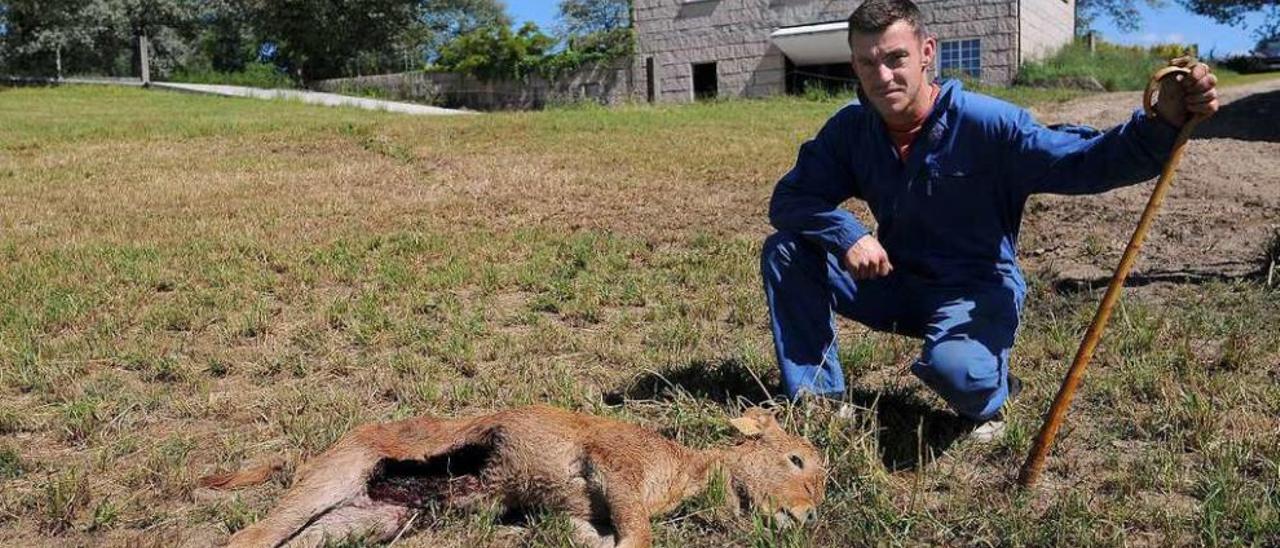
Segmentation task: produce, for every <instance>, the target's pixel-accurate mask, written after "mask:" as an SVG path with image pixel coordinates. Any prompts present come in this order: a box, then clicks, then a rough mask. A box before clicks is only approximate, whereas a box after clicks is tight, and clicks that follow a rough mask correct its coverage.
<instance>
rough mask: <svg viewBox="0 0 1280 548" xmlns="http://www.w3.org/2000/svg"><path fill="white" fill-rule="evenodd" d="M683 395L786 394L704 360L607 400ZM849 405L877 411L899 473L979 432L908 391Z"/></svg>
mask: <svg viewBox="0 0 1280 548" xmlns="http://www.w3.org/2000/svg"><path fill="white" fill-rule="evenodd" d="M762 382H763V383H765V384H764V385H763V386H762ZM765 388H768V390H769V392H768V393H766V392H765ZM681 393H684V394H688V395H689V396H692V397H694V398H697V399H701V400H707V401H711V402H715V403H717V404H719V405H732V404H742V405H759V404H761V403H764V402H767V401H770V400H771V399H773V398H770V394H774V395H775V396H776V398H779V399H780V398H782V397H784V396H781V395H780V394H781V393H782V390H781V388H779V387H777V386H774V385H773V384H772V383H771V382H767V381H763V380H758V379H757V377H756V375H754V374H753V373H752V371H751V370H750V369H748V368H747V367H746V366H745V365H743V364H742V363H741V362H740V361H738V360H736V359H725V360H718V361H714V362H707V361H702V360H699V361H694V362H690V363H688V364H683V365H676V366H672V367H669V368H667V369H665V370H663V371H659V372H652V371H651V372H646V373H644V374H642V375H641V376H639V377H637V378H636V379H635V380H633V381H631V382H630V383H629V384H627V385H624V386H623V387H621V388H619V389H617V390H614V391H612V392H609V393H608V394H606V395H605V398H604V400H605V403H607V404H609V405H618V404H621V403H622V402H623V401H625V400H656V401H673V400H675V399H676V398H677V397H678V396H679V395H680V394H681ZM845 401H847V402H848V403H850V404H852V405H855V406H858V407H861V408H865V409H871V410H873V412H874V413H875V424H877V425H878V426H879V428H878V429H877V432H876V440H877V444H878V446H879V448H880V458H881V461H882V462H883V463H884V466H885V468H887V469H889V470H890V471H893V472H897V471H901V470H912V469H915V468H917V467H919V466H920V464H921V463H923V464H925V465H928V464H929V463H931V462H933V461H934V460H935V459H937V458H938V457H941V456H942V454H943V453H945V452H946V450H947V449H948V448H950V447H951V445H952V444H953V443H955V442H956V441H957V440H958V439H960V438H962V437H964V436H965V435H966V434H967V433H968V432H969V431H970V430H972V429H973V423H972V422H970V421H968V420H966V419H964V418H962V417H960V416H957V415H956V414H955V413H953V412H951V411H949V410H944V409H939V408H937V407H935V406H933V405H931V404H930V403H929V402H926V401H924V400H921V399H920V398H919V397H917V396H916V395H915V394H914V393H912V392H911V391H908V390H903V389H891V390H889V391H886V392H875V391H871V390H866V389H862V388H853V389H852V390H850V391H849V392H847V393H846V394H845ZM850 424H851V425H853V424H856V423H854V422H851V423H850Z"/></svg>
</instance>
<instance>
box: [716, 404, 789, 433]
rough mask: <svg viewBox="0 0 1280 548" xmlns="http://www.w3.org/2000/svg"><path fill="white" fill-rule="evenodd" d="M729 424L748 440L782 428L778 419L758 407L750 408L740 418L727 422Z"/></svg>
mask: <svg viewBox="0 0 1280 548" xmlns="http://www.w3.org/2000/svg"><path fill="white" fill-rule="evenodd" d="M729 424H730V425H732V426H733V427H734V428H735V429H736V430H737V431H738V432H739V433H741V434H742V435H744V436H747V437H749V438H750V437H756V436H761V435H764V433H766V432H770V431H776V430H781V429H782V426H780V425H779V424H778V419H776V418H774V417H773V413H770V412H768V411H765V410H764V409H761V408H759V407H752V408H751V409H748V410H746V411H745V412H744V413H743V414H742V416H741V417H738V418H736V419H731V420H729Z"/></svg>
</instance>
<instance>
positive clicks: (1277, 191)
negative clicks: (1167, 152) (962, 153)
mask: <svg viewBox="0 0 1280 548" xmlns="http://www.w3.org/2000/svg"><path fill="white" fill-rule="evenodd" d="M1222 96H1223V102H1224V105H1223V107H1222V110H1221V111H1220V112H1219V114H1218V115H1217V116H1215V117H1214V118H1212V119H1210V120H1209V121H1207V122H1206V123H1205V124H1203V125H1202V126H1201V127H1200V128H1199V129H1198V131H1197V132H1196V133H1195V134H1194V135H1193V136H1192V141H1191V143H1190V144H1189V145H1188V149H1187V152H1186V155H1185V156H1184V157H1183V161H1182V164H1181V166H1180V168H1179V169H1178V172H1177V174H1176V175H1175V178H1174V181H1173V187H1172V188H1171V189H1170V191H1169V194H1168V195H1167V196H1166V198H1165V202H1164V205H1163V206H1162V208H1161V211H1160V215H1159V216H1158V217H1157V218H1156V222H1155V223H1154V225H1153V226H1152V229H1151V232H1150V233H1149V234H1148V237H1147V242H1146V244H1145V245H1144V247H1143V249H1142V254H1141V256H1140V258H1139V260H1138V263H1137V264H1136V265H1135V268H1134V272H1133V275H1132V278H1134V280H1135V281H1136V282H1144V281H1160V280H1170V281H1181V280H1204V279H1230V278H1242V277H1249V276H1257V275H1260V274H1261V275H1265V271H1266V269H1267V268H1268V267H1269V266H1270V262H1269V260H1268V257H1267V252H1268V250H1269V249H1270V246H1272V245H1274V244H1273V242H1274V241H1275V239H1276V238H1277V234H1280V215H1278V214H1280V124H1277V123H1276V121H1277V115H1280V80H1271V81H1267V82H1261V83H1257V84H1251V85H1247V86H1240V87H1235V88H1227V89H1224V90H1223V92H1222ZM1141 100H1142V97H1141V94H1139V93H1134V92H1127V93H1109V94H1104V95H1095V96H1090V97H1085V98H1081V99H1077V100H1074V101H1069V102H1066V103H1062V104H1059V105H1051V106H1047V107H1044V108H1039V109H1034V112H1035V114H1036V115H1037V118H1038V119H1039V120H1040V121H1041V122H1043V123H1046V124H1053V123H1085V124H1089V125H1093V126H1095V127H1099V128H1107V127H1111V126H1114V125H1115V124H1118V123H1120V122H1123V121H1124V120H1125V119H1127V118H1128V117H1129V116H1130V115H1131V114H1132V112H1133V109H1134V108H1135V107H1136V106H1137V105H1139V104H1141ZM1152 188H1153V185H1152V184H1151V183H1146V184H1142V185H1137V186H1134V187H1129V188H1124V189H1120V190H1117V191H1114V192H1109V193H1107V194H1104V195H1101V196H1095V197H1086V198H1079V197H1061V196H1037V197H1035V198H1033V199H1032V201H1031V203H1030V204H1028V207H1027V214H1026V217H1025V224H1024V228H1023V236H1022V245H1021V249H1022V255H1023V257H1024V263H1025V264H1026V265H1027V267H1028V269H1029V270H1043V271H1045V272H1046V273H1047V274H1049V278H1050V279H1051V280H1053V281H1054V282H1055V283H1057V284H1062V283H1067V284H1081V283H1084V284H1088V283H1097V282H1105V280H1106V279H1107V278H1108V277H1109V276H1110V273H1111V270H1112V269H1113V268H1114V267H1115V264H1116V263H1117V262H1118V261H1119V258H1120V255H1121V253H1123V251H1124V247H1125V244H1126V243H1127V242H1128V240H1129V237H1130V235H1131V234H1132V233H1133V229H1134V227H1135V226H1136V225H1137V221H1138V217H1139V216H1140V215H1141V213H1142V209H1143V208H1144V207H1145V206H1146V202H1147V199H1148V198H1149V197H1150V193H1151V189H1152Z"/></svg>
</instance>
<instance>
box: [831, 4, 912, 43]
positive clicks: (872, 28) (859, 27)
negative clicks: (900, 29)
mask: <svg viewBox="0 0 1280 548" xmlns="http://www.w3.org/2000/svg"><path fill="white" fill-rule="evenodd" d="M898 21H906V22H907V23H908V24H910V25H911V27H912V28H914V29H916V36H919V37H921V38H923V37H926V36H928V35H929V33H927V32H925V30H924V22H923V21H921V17H920V8H919V7H917V6H916V4H915V2H912V1H911V0H866V2H863V3H862V5H860V6H858V9H855V10H853V13H852V14H850V15H849V36H848V41H849V43H853V35H854V34H855V33H856V34H876V33H880V32H884V31H885V29H887V28H889V26H890V25H893V24H894V23H897V22H898Z"/></svg>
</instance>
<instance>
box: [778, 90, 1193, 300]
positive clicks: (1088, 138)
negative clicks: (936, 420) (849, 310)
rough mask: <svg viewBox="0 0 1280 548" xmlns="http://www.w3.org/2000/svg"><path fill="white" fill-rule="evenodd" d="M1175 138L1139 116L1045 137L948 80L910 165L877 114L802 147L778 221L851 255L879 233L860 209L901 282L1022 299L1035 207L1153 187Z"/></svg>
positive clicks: (1040, 129) (848, 118)
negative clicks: (1002, 291)
mask: <svg viewBox="0 0 1280 548" xmlns="http://www.w3.org/2000/svg"><path fill="white" fill-rule="evenodd" d="M865 102H866V101H865V100H864V101H862V103H865ZM1176 137H1177V130H1176V129H1175V128H1174V127H1173V126H1171V125H1169V124H1167V123H1165V122H1163V121H1160V120H1157V119H1150V118H1147V117H1146V116H1145V115H1144V114H1143V113H1142V112H1141V111H1137V112H1135V113H1134V114H1133V117H1132V118H1131V119H1130V120H1129V121H1128V122H1126V123H1124V124H1122V125H1120V126H1117V127H1115V128H1112V129H1111V130H1110V131H1107V132H1105V133H1102V132H1099V131H1097V130H1095V129H1092V128H1088V127H1083V126H1057V127H1055V128H1053V129H1050V128H1046V127H1044V126H1041V125H1039V124H1037V123H1036V122H1035V120H1033V119H1032V117H1031V115H1030V114H1028V113H1027V112H1026V111H1025V110H1022V109H1021V108H1018V107H1016V106H1014V105H1011V104H1009V103H1006V102H1004V101H1000V100H998V99H994V98H991V97H987V96H985V95H979V94H976V93H971V92H968V91H965V90H964V89H963V88H962V86H961V85H960V82H959V81H957V80H948V81H945V82H943V83H942V90H941V92H940V93H939V94H938V99H937V103H935V105H934V109H933V111H932V112H931V113H930V114H929V117H928V118H927V119H926V120H925V123H924V127H923V128H922V129H921V131H920V134H919V135H918V137H917V138H916V141H915V143H914V144H913V145H912V147H911V151H910V153H909V156H908V158H907V161H906V162H905V163H904V162H902V161H900V160H899V159H898V154H897V152H896V150H895V149H894V147H893V145H892V142H891V141H890V139H889V135H888V132H887V131H886V130H885V127H884V122H883V120H882V119H881V118H880V116H879V115H878V114H877V113H876V112H875V110H874V109H873V108H871V107H870V106H864V105H863V104H858V103H852V104H849V105H846V106H845V107H843V108H841V109H840V111H838V112H837V113H836V114H835V115H834V116H832V117H831V119H829V120H828V121H827V123H826V125H824V126H823V128H822V130H821V131H819V132H818V135H817V137H815V138H814V139H812V140H810V141H808V142H806V143H804V144H803V145H801V147H800V154H799V158H798V159H797V160H796V164H795V167H793V168H792V169H791V171H790V172H788V173H787V174H786V175H785V176H783V177H782V179H781V180H780V181H778V185H777V187H776V188H775V189H774V192H773V199H772V201H771V203H770V205H769V220H770V222H771V223H772V224H773V226H774V227H775V228H777V229H778V230H781V231H792V232H797V233H800V234H802V235H804V236H805V237H807V238H808V239H809V240H811V241H813V242H815V243H817V244H819V245H821V246H822V247H823V248H825V249H826V250H827V251H828V252H830V253H832V254H835V255H836V256H843V255H844V253H845V251H846V250H848V249H849V247H850V246H852V245H853V243H854V242H856V241H857V240H858V239H859V238H861V237H863V236H864V235H866V234H867V233H868V232H869V231H868V229H867V227H866V226H865V225H864V224H863V223H862V222H860V221H859V220H858V219H857V218H856V217H855V216H854V215H853V214H852V213H850V212H849V211H847V210H845V209H842V208H841V207H840V204H841V203H843V202H844V201H845V200H847V199H849V198H858V199H860V200H863V201H865V202H866V203H867V205H868V206H869V207H870V209H871V213H872V214H873V215H874V216H875V221H876V224H877V225H878V229H877V239H879V241H880V243H881V245H883V246H884V248H885V251H886V252H888V254H889V261H890V262H891V263H892V264H893V266H894V274H895V275H899V274H901V275H904V276H906V277H907V278H908V279H915V280H918V281H922V282H924V283H927V284H930V285H936V286H944V287H965V286H973V285H988V284H994V285H1003V286H1005V287H1009V288H1011V289H1014V290H1015V291H1017V293H1018V294H1019V295H1021V294H1024V293H1025V291H1026V284H1025V282H1024V281H1023V278H1022V273H1021V271H1020V270H1019V268H1018V262H1017V242H1018V225H1019V224H1020V223H1021V222H1022V210H1023V206H1024V205H1025V204H1026V201H1027V197H1028V196H1030V195H1031V194H1032V193H1036V192H1048V193H1055V194H1092V193H1098V192H1104V191H1107V190H1111V189H1113V188H1117V187H1121V186H1125V185H1131V184H1135V183H1139V182H1142V181H1145V180H1147V179H1150V178H1152V177H1154V176H1156V175H1158V174H1159V172H1160V169H1161V166H1162V165H1163V163H1164V160H1165V159H1166V158H1168V156H1169V154H1170V152H1171V150H1172V148H1173V141H1174V140H1175V138H1176Z"/></svg>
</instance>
